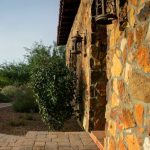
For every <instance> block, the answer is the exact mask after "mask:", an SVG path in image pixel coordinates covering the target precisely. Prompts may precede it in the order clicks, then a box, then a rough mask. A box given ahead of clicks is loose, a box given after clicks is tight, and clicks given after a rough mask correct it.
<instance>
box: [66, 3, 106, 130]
mask: <svg viewBox="0 0 150 150" xmlns="http://www.w3.org/2000/svg"><path fill="white" fill-rule="evenodd" d="M92 6H93V1H91V0H81V3H80V6H79V9H78V12H77V15H76V17H75V20H74V24H73V26H72V29H71V33H70V35H69V39H68V42H67V45H66V49H67V50H66V62H67V64H68V66H70V67H73V69H74V70H75V71H76V74H77V77H78V80H77V82H76V84H77V90H76V92H77V93H78V94H79V95H80V96H81V97H82V98H81V101H80V102H79V104H78V106H77V108H78V109H79V112H80V114H79V118H80V121H81V123H82V125H83V127H84V128H85V130H87V131H89V130H104V128H105V106H106V83H107V77H106V50H107V49H106V47H107V30H106V27H105V26H104V27H103V26H98V27H96V26H95V21H94V14H92V11H93V10H92ZM94 10H95V8H94ZM77 31H79V33H80V35H81V36H82V37H83V41H82V52H81V54H78V55H74V54H71V53H70V50H71V48H72V40H71V37H73V36H75V35H76V32H77ZM101 34H103V36H100V35H101ZM104 36H105V38H104ZM77 99H78V97H77Z"/></svg>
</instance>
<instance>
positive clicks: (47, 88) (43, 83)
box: [29, 45, 74, 130]
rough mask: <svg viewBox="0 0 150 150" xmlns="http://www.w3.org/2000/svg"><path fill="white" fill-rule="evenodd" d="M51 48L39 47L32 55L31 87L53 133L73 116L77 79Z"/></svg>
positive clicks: (62, 58)
mask: <svg viewBox="0 0 150 150" xmlns="http://www.w3.org/2000/svg"><path fill="white" fill-rule="evenodd" d="M55 50H56V52H55V53H53V54H52V56H51V54H50V52H49V48H46V47H43V46H40V45H37V46H35V48H34V49H33V50H32V51H30V57H29V62H30V66H31V84H32V87H33V90H34V92H35V94H36V102H37V104H38V106H39V110H40V114H41V115H42V118H43V121H44V122H45V123H47V124H48V126H49V128H50V129H51V130H53V129H59V128H61V127H62V126H63V123H64V121H65V120H66V119H68V118H70V117H71V115H72V112H73V109H72V106H71V100H72V99H73V94H74V84H73V81H74V75H73V73H72V72H71V71H69V69H68V68H67V67H66V65H65V60H64V57H63V56H62V55H61V56H60V54H59V53H57V49H55Z"/></svg>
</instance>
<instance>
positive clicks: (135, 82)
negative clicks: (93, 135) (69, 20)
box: [66, 0, 150, 150]
mask: <svg viewBox="0 0 150 150" xmlns="http://www.w3.org/2000/svg"><path fill="white" fill-rule="evenodd" d="M116 2H117V16H118V19H117V20H115V21H113V23H112V24H110V25H107V26H104V25H103V26H102V25H97V24H95V21H94V16H95V14H94V8H95V6H94V5H93V0H81V4H80V7H79V10H78V13H77V15H76V18H75V21H74V24H73V26H72V29H71V33H70V35H69V39H68V42H67V50H66V63H67V64H68V66H73V68H74V69H75V71H76V74H77V76H78V81H77V90H78V93H80V94H81V97H82V100H81V102H80V103H79V104H78V109H79V111H80V115H79V119H80V121H81V122H82V124H83V127H84V128H85V129H86V130H87V131H88V130H104V127H105V131H106V138H105V149H106V150H134V149H136V150H140V149H142V148H143V149H144V147H145V150H148V149H150V148H149V147H148V145H149V143H148V142H150V141H149V134H150V1H149V0H122V1H121V0H120V1H119V0H118V1H116ZM76 31H79V33H80V34H81V36H82V37H83V39H84V40H83V42H82V53H81V54H78V55H71V53H70V50H71V49H72V41H71V37H73V36H74V35H75V34H76ZM85 37H86V38H85ZM85 39H86V40H85ZM85 41H86V42H85ZM106 84H107V87H106ZM106 89H107V90H106ZM106 94H107V97H106ZM106 103H107V107H106V110H105V106H106ZM105 118H106V123H105ZM146 147H147V149H146Z"/></svg>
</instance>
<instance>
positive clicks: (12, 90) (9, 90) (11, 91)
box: [1, 85, 18, 100]
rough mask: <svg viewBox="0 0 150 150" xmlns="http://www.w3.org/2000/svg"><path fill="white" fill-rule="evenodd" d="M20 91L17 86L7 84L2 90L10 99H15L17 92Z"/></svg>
mask: <svg viewBox="0 0 150 150" xmlns="http://www.w3.org/2000/svg"><path fill="white" fill-rule="evenodd" d="M17 92H18V88H17V87H16V86H12V85H9V86H5V87H4V88H3V89H2V90H1V93H2V94H4V95H5V96H7V97H9V99H10V100H14V99H15V96H16V93H17Z"/></svg>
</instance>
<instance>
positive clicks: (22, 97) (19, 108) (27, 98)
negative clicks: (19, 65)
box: [13, 86, 38, 112]
mask: <svg viewBox="0 0 150 150" xmlns="http://www.w3.org/2000/svg"><path fill="white" fill-rule="evenodd" d="M13 108H14V110H15V111H16V112H37V111H38V108H37V105H36V103H35V98H34V94H33V92H32V90H31V89H30V88H29V87H25V86H22V87H20V88H19V90H18V91H17V93H16V97H15V101H14V103H13Z"/></svg>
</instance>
